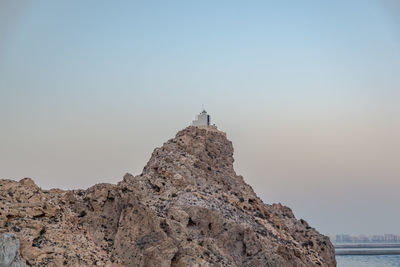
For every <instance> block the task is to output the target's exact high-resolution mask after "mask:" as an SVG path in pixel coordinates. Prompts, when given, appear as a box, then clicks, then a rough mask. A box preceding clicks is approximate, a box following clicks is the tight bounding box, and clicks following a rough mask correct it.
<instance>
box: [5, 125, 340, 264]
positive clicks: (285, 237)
mask: <svg viewBox="0 0 400 267" xmlns="http://www.w3.org/2000/svg"><path fill="white" fill-rule="evenodd" d="M0 203H1V206H0V234H2V233H14V234H15V235H16V236H17V237H18V239H19V240H20V242H21V248H20V252H21V255H22V257H23V258H24V259H25V260H26V263H27V265H31V266H171V267H178V266H249V267H250V266H285V267H286V266H336V262H335V257H334V249H333V246H332V244H331V243H330V241H329V239H328V238H327V237H325V236H323V235H321V234H319V233H318V232H317V231H316V230H315V229H314V228H312V227H310V226H309V225H308V224H307V222H305V221H304V220H297V219H296V218H295V217H294V215H293V213H292V211H291V210H290V209H289V208H288V207H285V206H282V205H280V204H273V205H268V204H264V203H263V202H262V201H261V200H260V199H259V198H258V197H257V196H256V194H255V193H254V191H253V190H252V188H251V187H250V186H249V185H248V184H246V183H245V182H244V180H243V177H242V176H240V175H237V174H236V173H235V171H234V169H233V146H232V143H231V142H230V141H229V140H228V139H227V138H226V135H225V133H223V132H220V131H218V130H215V129H213V128H207V127H193V126H191V127H188V128H186V129H184V130H182V131H180V132H178V133H177V135H176V137H175V138H173V139H171V140H169V141H167V142H166V143H164V144H163V146H162V147H160V148H156V149H155V150H154V152H153V154H152V156H151V158H150V160H149V162H148V163H147V165H146V166H145V167H144V169H143V172H142V173H141V174H140V175H138V176H133V175H131V174H126V175H125V176H124V177H123V180H122V181H121V182H119V183H118V184H117V185H113V184H97V185H95V186H93V187H91V188H89V189H87V190H72V191H64V190H59V189H52V190H42V189H40V188H39V187H38V186H36V185H35V184H34V182H33V181H32V180H31V179H29V178H25V179H22V180H21V181H19V182H16V181H11V180H0Z"/></svg>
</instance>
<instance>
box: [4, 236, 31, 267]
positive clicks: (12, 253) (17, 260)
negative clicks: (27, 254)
mask: <svg viewBox="0 0 400 267" xmlns="http://www.w3.org/2000/svg"><path fill="white" fill-rule="evenodd" d="M25 266H26V265H25V261H24V260H23V259H22V258H21V256H20V254H19V240H18V239H17V237H16V236H15V234H12V233H5V234H2V235H0V267H25Z"/></svg>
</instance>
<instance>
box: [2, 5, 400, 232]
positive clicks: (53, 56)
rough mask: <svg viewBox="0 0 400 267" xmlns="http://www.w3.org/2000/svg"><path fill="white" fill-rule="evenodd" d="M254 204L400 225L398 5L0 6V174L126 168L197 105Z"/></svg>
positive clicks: (84, 181) (317, 219)
mask: <svg viewBox="0 0 400 267" xmlns="http://www.w3.org/2000/svg"><path fill="white" fill-rule="evenodd" d="M202 105H204V106H205V108H206V110H207V111H208V112H209V113H210V114H211V119H212V122H213V123H215V124H216V125H217V126H218V127H219V129H220V130H222V131H224V132H226V133H227V136H228V138H229V139H230V140H231V141H232V142H233V145H234V149H235V152H234V157H235V170H236V172H237V173H238V174H240V175H243V176H244V179H245V181H246V182H247V183H249V184H250V185H251V186H252V187H253V188H254V190H255V191H256V193H257V194H258V195H259V196H260V197H261V198H262V199H263V200H264V201H265V202H266V203H277V202H280V203H282V204H285V205H288V206H289V207H291V208H292V210H293V211H294V213H295V215H296V216H297V218H304V219H305V220H307V221H308V222H309V223H310V224H311V225H312V226H313V227H316V228H317V230H319V231H320V232H322V233H324V234H336V233H348V234H383V233H393V234H400V229H399V228H398V225H400V213H399V212H398V205H399V204H400V194H399V191H400V141H399V136H400V4H399V2H398V1H396V0H380V1H378V0H354V1H328V2H327V1H319V0H307V1H294V0H293V1H289V0H284V1H256V0H255V1H232V0H230V1H207V0H206V1H118V2H113V1H94V0H88V1H75V0H72V1H28V0H27V1H11V0H5V1H1V2H0V178H3V179H14V180H19V179H21V178H24V177H31V178H33V179H34V180H35V182H36V183H37V184H38V185H39V186H41V187H42V188H44V189H48V188H53V187H58V188H63V189H72V188H87V187H89V186H91V185H93V184H95V183H101V182H107V183H117V182H118V181H120V180H121V179H122V176H123V175H124V174H125V173H126V172H129V173H133V174H139V173H140V172H141V170H142V168H143V166H144V165H145V164H146V162H147V160H148V159H149V158H150V155H151V153H152V151H153V149H154V148H155V147H159V146H161V145H162V144H163V142H165V141H167V140H168V139H170V138H172V137H174V135H175V134H176V132H178V131H179V130H181V129H183V128H185V127H186V126H188V125H189V124H190V122H191V121H192V120H193V119H194V117H195V115H196V114H197V113H199V112H200V111H201V108H202Z"/></svg>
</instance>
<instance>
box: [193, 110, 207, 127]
mask: <svg viewBox="0 0 400 267" xmlns="http://www.w3.org/2000/svg"><path fill="white" fill-rule="evenodd" d="M210 122H211V117H210V115H208V114H207V111H205V110H203V111H202V112H201V113H200V114H199V115H197V116H196V119H195V120H194V121H193V122H192V125H193V126H210Z"/></svg>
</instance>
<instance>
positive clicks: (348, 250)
mask: <svg viewBox="0 0 400 267" xmlns="http://www.w3.org/2000/svg"><path fill="white" fill-rule="evenodd" d="M334 247H335V255H336V256H345V255H360V256H362V255H400V243H396V244H340V245H334Z"/></svg>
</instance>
